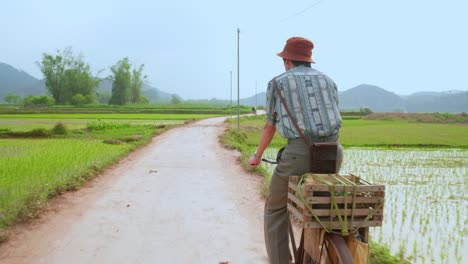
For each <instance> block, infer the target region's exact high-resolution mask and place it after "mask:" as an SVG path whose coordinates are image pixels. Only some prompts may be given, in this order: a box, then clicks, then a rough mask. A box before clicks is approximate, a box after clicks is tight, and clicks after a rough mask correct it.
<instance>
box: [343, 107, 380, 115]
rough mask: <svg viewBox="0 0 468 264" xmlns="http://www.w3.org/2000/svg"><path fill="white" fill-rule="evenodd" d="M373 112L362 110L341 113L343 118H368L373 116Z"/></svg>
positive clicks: (366, 109) (367, 109)
mask: <svg viewBox="0 0 468 264" xmlns="http://www.w3.org/2000/svg"><path fill="white" fill-rule="evenodd" d="M372 113H373V112H372V110H370V109H369V108H361V109H359V111H341V112H340V114H341V116H366V115H368V114H372Z"/></svg>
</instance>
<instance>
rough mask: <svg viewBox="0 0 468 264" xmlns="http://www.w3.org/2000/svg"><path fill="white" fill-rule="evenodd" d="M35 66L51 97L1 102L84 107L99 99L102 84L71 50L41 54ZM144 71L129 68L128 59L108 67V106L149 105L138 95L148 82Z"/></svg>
mask: <svg viewBox="0 0 468 264" xmlns="http://www.w3.org/2000/svg"><path fill="white" fill-rule="evenodd" d="M37 65H38V67H39V68H40V70H41V72H42V74H43V75H44V79H45V86H46V88H47V91H48V92H49V94H50V96H32V95H30V96H28V97H26V98H24V99H22V98H21V96H19V95H15V94H7V95H6V96H5V98H4V99H5V101H6V102H8V103H12V104H17V103H19V102H20V101H23V104H24V105H25V106H31V105H52V104H60V105H67V104H72V105H83V104H92V103H95V102H96V96H99V94H97V88H98V87H99V84H100V82H101V80H100V79H98V78H95V77H94V76H93V74H92V72H91V68H90V66H89V64H88V63H86V62H85V61H84V59H83V56H82V55H78V56H75V55H74V54H73V51H72V48H71V47H68V48H65V49H64V50H63V51H61V50H57V54H48V53H44V54H43V55H42V60H41V61H40V62H37ZM143 70H144V64H141V65H135V66H132V64H131V63H130V60H129V58H128V57H125V58H123V59H121V60H119V61H118V62H117V63H116V64H114V65H113V66H111V67H110V72H111V73H110V75H109V76H108V77H107V79H109V80H111V81H112V92H111V95H110V98H109V99H108V102H107V103H109V104H114V105H125V104H139V103H148V99H147V98H145V97H143V96H142V95H141V89H142V87H143V83H144V81H145V79H146V78H147V76H146V75H143ZM106 99H107V98H106Z"/></svg>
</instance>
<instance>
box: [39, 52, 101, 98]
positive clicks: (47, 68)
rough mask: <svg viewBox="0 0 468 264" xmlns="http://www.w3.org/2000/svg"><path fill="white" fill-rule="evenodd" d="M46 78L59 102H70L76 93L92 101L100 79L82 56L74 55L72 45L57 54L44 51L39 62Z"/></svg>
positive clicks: (49, 87)
mask: <svg viewBox="0 0 468 264" xmlns="http://www.w3.org/2000/svg"><path fill="white" fill-rule="evenodd" d="M38 65H39V68H40V69H41V71H42V73H43V74H44V77H45V79H46V87H47V90H48V91H49V93H50V94H51V95H52V96H53V98H54V99H55V101H56V102H57V104H68V103H71V102H72V98H73V96H74V95H76V94H82V95H83V96H85V97H86V98H88V100H91V101H90V102H92V100H93V99H94V98H93V94H94V93H95V91H96V89H97V87H98V86H99V82H100V81H99V80H97V79H95V78H94V77H93V76H92V73H91V70H90V67H89V65H88V64H87V63H85V62H84V61H83V58H82V56H78V57H74V56H73V52H72V49H71V47H68V48H66V49H65V50H64V51H60V50H57V55H55V56H54V55H51V54H47V53H44V54H43V56H42V61H41V63H38Z"/></svg>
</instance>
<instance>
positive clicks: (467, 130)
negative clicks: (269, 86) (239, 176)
mask: <svg viewBox="0 0 468 264" xmlns="http://www.w3.org/2000/svg"><path fill="white" fill-rule="evenodd" d="M264 122H265V117H264V116H256V117H243V118H242V119H241V126H242V131H241V132H242V133H244V134H245V136H246V139H245V141H246V143H247V145H251V146H256V144H257V143H258V139H259V137H260V131H261V130H262V128H263V124H264ZM340 141H341V143H342V144H343V145H344V146H347V147H351V146H354V147H359V146H362V147H363V146H370V147H372V146H375V147H387V146H388V147H392V146H406V147H455V148H468V125H467V124H456V123H455V124H454V123H448V124H442V123H437V124H429V123H414V122H408V121H405V120H375V119H373V120H366V119H354V120H346V119H345V120H343V124H342V129H341V132H340ZM284 144H286V141H285V140H284V139H282V138H281V137H279V136H278V135H276V136H275V137H274V139H273V142H272V146H282V145H284Z"/></svg>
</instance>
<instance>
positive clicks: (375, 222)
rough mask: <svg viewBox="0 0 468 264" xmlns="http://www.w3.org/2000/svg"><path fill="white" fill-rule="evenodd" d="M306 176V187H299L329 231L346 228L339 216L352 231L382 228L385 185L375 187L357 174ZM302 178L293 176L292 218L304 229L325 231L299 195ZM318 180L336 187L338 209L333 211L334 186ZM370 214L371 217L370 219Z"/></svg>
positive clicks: (290, 181) (289, 198) (289, 205)
mask: <svg viewBox="0 0 468 264" xmlns="http://www.w3.org/2000/svg"><path fill="white" fill-rule="evenodd" d="M305 177H306V178H305V179H304V181H303V183H302V185H301V186H299V188H301V191H302V194H303V197H304V201H305V202H306V203H307V204H308V205H309V208H311V209H312V211H313V212H314V214H315V215H316V216H317V217H318V218H319V220H320V222H321V223H322V224H323V225H324V226H325V227H326V228H327V229H341V228H342V225H341V224H340V221H339V218H338V214H339V215H340V216H341V218H342V221H345V222H346V223H347V224H346V226H347V228H348V229H349V228H361V227H370V226H381V225H382V221H383V209H384V199H385V186H384V185H372V184H370V183H368V182H366V181H364V180H362V179H360V178H359V177H357V176H354V175H336V174H307V175H306V176H305ZM299 179H300V177H298V176H291V177H289V188H288V211H289V213H290V216H291V218H292V219H293V220H295V222H296V223H297V224H299V225H300V226H302V227H304V228H322V225H321V224H320V223H319V222H318V221H317V220H316V218H315V217H314V216H313V215H312V214H311V212H310V210H309V209H308V208H307V207H306V206H305V204H304V203H303V202H302V199H301V198H300V196H299V193H298V190H299V189H298V181H299ZM318 179H322V180H326V181H328V182H330V183H332V184H333V188H334V193H335V201H336V204H337V205H338V208H339V209H338V210H336V209H335V208H333V209H330V207H331V199H332V197H331V193H330V187H329V185H327V184H324V183H322V182H321V181H319V180H318ZM353 185H355V186H353ZM354 193H356V195H354ZM345 194H346V195H345ZM353 203H354V209H353ZM345 204H346V207H345ZM345 208H346V209H345ZM370 214H371V216H370V217H369V218H368V219H366V218H367V217H368V216H369V215H370ZM345 219H346V220H345Z"/></svg>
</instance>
